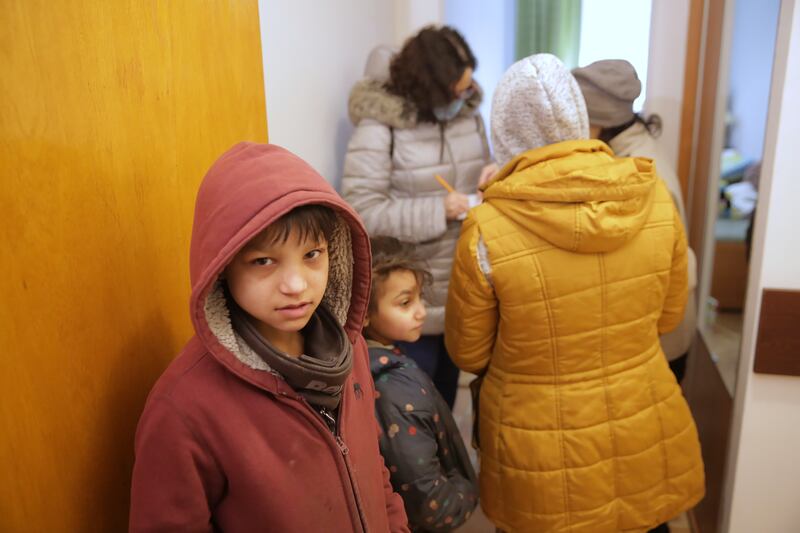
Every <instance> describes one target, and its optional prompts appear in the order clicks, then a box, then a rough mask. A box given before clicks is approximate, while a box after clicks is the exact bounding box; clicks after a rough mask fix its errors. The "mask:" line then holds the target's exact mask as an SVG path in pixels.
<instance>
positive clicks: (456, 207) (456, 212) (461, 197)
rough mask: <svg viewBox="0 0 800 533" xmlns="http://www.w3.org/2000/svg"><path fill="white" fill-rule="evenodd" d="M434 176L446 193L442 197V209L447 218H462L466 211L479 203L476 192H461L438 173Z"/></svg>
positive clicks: (464, 216)
mask: <svg viewBox="0 0 800 533" xmlns="http://www.w3.org/2000/svg"><path fill="white" fill-rule="evenodd" d="M434 178H436V181H437V182H439V185H441V186H442V187H443V188H444V189H445V190H446V191H447V193H448V194H447V196H445V197H444V210H445V217H446V218H447V220H464V219H465V218H466V216H467V211H469V210H470V208H472V207H474V206H476V205H477V204H479V203H480V200H479V199H478V196H477V195H476V194H470V195H466V194H461V193H460V192H458V191H456V190H455V189H454V188H453V186H452V185H450V184H449V183H447V181H445V179H444V178H442V177H441V176H440V175H439V174H436V175H435V176H434Z"/></svg>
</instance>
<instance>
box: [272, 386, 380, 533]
mask: <svg viewBox="0 0 800 533" xmlns="http://www.w3.org/2000/svg"><path fill="white" fill-rule="evenodd" d="M284 396H286V395H285V394H284ZM346 396H347V395H346V394H343V395H342V401H341V403H340V404H339V409H338V411H337V413H336V417H334V416H333V415H332V414H331V413H330V411H328V410H327V409H326V408H324V407H323V408H321V409H319V410H317V409H314V407H313V406H312V405H311V404H310V403H309V402H308V400H306V399H305V398H302V397H301V398H300V401H301V403H303V404H304V405H305V406H306V407H308V409H309V410H310V411H311V412H312V413H314V417H315V418H316V419H318V420H320V421H321V422H322V423H323V424H324V425H325V427H326V428H327V429H328V430H329V431H330V435H331V436H332V437H333V440H334V441H335V442H336V447H337V448H339V453H341V454H342V460H343V461H344V469H345V470H346V471H347V478H348V479H349V480H350V488H351V490H352V492H353V501H354V502H355V505H356V512H357V513H358V519H359V520H360V521H361V529H362V531H364V533H368V532H369V528H368V527H367V520H366V518H365V517H364V511H363V509H362V508H363V505H362V503H361V495H360V494H359V492H358V486H357V485H356V480H355V478H354V477H353V472H352V467H351V466H350V461H349V457H350V448H348V447H347V443H345V441H344V438H342V436H341V424H340V422H341V419H342V413H343V412H344V401H345V398H346ZM323 411H325V414H323ZM326 415H327V418H328V419H330V420H331V421H333V426H331V425H330V424H329V423H328V421H327V420H326Z"/></svg>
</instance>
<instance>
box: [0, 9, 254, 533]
mask: <svg viewBox="0 0 800 533" xmlns="http://www.w3.org/2000/svg"><path fill="white" fill-rule="evenodd" d="M0 57H2V65H3V66H2V69H3V72H2V76H1V77H0V163H2V187H0V213H1V215H0V216H1V217H2V219H1V220H2V224H0V228H2V230H1V231H2V238H3V239H2V246H0V271H2V276H0V301H1V302H2V306H1V307H0V347H1V348H2V354H0V361H2V363H0V410H1V411H0V413H1V414H0V424H2V438H0V464H2V468H0V472H1V473H0V476H2V478H1V479H2V481H0V530H2V531H48V532H54V531H125V530H126V528H127V515H128V500H129V486H130V472H131V467H132V464H133V435H134V430H135V427H136V423H137V420H138V417H139V415H140V413H141V409H142V407H143V405H144V400H145V397H146V395H147V392H148V391H149V389H150V387H151V385H152V384H153V383H154V381H155V380H156V378H157V377H158V375H159V374H160V373H161V371H162V370H163V369H164V367H165V366H166V365H167V363H168V362H169V361H170V360H171V358H172V357H174V356H175V355H176V353H177V352H178V351H179V350H180V348H181V346H182V345H183V344H184V342H185V341H186V340H187V339H188V338H189V337H190V335H191V334H192V329H191V326H190V322H189V317H188V300H189V267H188V251H189V236H190V231H191V223H192V210H193V202H194V197H195V194H196V190H197V185H198V183H199V182H200V180H201V178H202V176H203V174H204V172H205V171H206V169H207V168H208V167H209V165H210V164H211V163H212V162H213V160H214V159H215V158H216V157H217V156H218V155H219V154H220V153H221V152H222V151H224V150H225V149H227V148H228V147H229V146H231V145H232V144H233V143H235V142H236V141H239V140H255V141H262V142H265V141H266V138H267V128H266V112H265V105H264V86H263V75H262V59H261V45H260V37H259V23H258V6H257V0H238V1H202V0H172V1H168V2H150V1H147V2H142V1H137V0H115V1H113V2H109V1H105V0H71V1H69V2H44V1H40V0H7V1H5V2H3V15H2V18H1V19H0Z"/></svg>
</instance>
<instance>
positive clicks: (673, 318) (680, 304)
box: [658, 208, 689, 335]
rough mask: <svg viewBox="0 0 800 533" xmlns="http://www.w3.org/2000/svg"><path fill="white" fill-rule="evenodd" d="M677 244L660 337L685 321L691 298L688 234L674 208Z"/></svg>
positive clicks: (673, 253)
mask: <svg viewBox="0 0 800 533" xmlns="http://www.w3.org/2000/svg"><path fill="white" fill-rule="evenodd" d="M673 214H674V226H675V234H676V235H675V243H674V245H673V251H672V268H671V269H670V273H669V281H668V283H667V294H666V297H665V298H664V307H663V309H662V311H661V317H660V318H659V319H658V333H659V335H661V334H664V333H668V332H670V331H672V330H673V329H675V328H677V327H678V325H680V323H681V321H682V320H683V312H684V311H685V309H686V300H687V299H688V296H689V274H688V266H687V262H688V259H687V255H688V254H687V248H688V246H687V244H686V232H685V231H684V229H683V222H681V218H680V215H679V214H678V211H677V209H675V208H673Z"/></svg>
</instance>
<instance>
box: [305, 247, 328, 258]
mask: <svg viewBox="0 0 800 533" xmlns="http://www.w3.org/2000/svg"><path fill="white" fill-rule="evenodd" d="M323 252H324V250H323V249H322V248H314V249H313V250H311V251H310V252H308V253H307V254H306V259H316V258H317V257H319V256H321V255H322V253H323Z"/></svg>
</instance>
